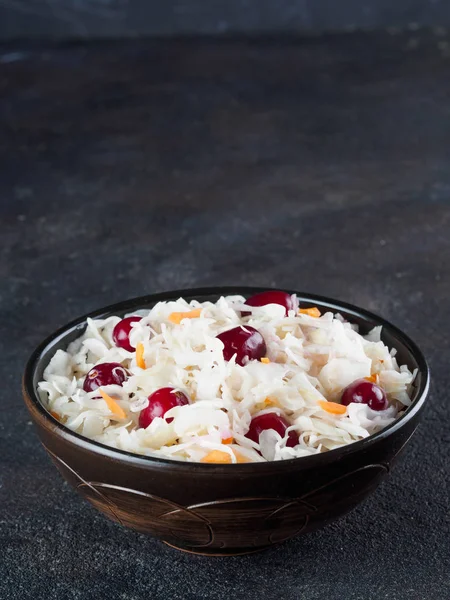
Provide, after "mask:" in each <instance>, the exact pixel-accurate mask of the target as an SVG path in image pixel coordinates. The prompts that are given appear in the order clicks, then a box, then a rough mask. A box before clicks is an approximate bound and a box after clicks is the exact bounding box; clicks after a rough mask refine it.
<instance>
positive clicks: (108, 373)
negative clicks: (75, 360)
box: [83, 363, 129, 392]
mask: <svg viewBox="0 0 450 600" xmlns="http://www.w3.org/2000/svg"><path fill="white" fill-rule="evenodd" d="M128 375H129V373H128V371H127V370H126V369H125V368H124V367H122V365H121V364H120V363H101V364H99V365H96V366H95V367H93V368H92V369H91V370H90V371H89V373H88V374H87V375H86V378H85V380H84V383H83V390H84V391H85V392H93V391H94V390H96V389H97V388H99V387H101V386H102V385H113V384H114V385H122V384H123V382H124V381H126V379H127V378H128Z"/></svg>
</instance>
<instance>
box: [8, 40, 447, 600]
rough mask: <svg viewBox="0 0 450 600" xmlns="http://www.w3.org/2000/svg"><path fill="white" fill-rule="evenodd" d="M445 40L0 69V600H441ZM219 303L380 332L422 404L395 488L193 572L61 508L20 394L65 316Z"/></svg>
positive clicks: (214, 48) (186, 559)
mask: <svg viewBox="0 0 450 600" xmlns="http://www.w3.org/2000/svg"><path fill="white" fill-rule="evenodd" d="M447 42H448V40H447V39H446V38H436V37H433V36H427V35H426V34H422V33H415V34H410V35H409V36H394V37H390V36H386V35H382V34H376V35H367V36H363V35H351V36H337V37H325V38H321V39H316V40H309V41H302V40H298V41H295V40H291V41H283V40H278V41H277V40H272V41H270V42H269V41H253V42H251V41H249V42H206V41H203V42H201V41H199V42H195V41H191V42H164V43H156V42H154V43H144V42H130V43H118V44H95V45H90V46H64V47H51V46H48V47H42V46H41V47H38V48H36V47H34V49H33V48H32V47H19V46H14V47H11V46H8V47H3V49H2V50H0V86H1V88H0V92H1V100H0V102H1V104H0V109H1V114H2V116H3V119H2V123H1V131H0V164H1V166H2V168H1V175H0V206H1V220H0V236H1V242H2V243H1V254H0V277H1V282H2V286H1V295H0V329H1V331H2V335H1V336H0V352H1V356H2V362H1V366H0V369H1V377H2V384H3V394H2V410H1V411H0V506H1V512H0V545H1V548H2V559H1V560H0V598H2V599H3V598H5V599H6V598H8V600H16V599H17V600H28V599H33V600H35V599H41V598H42V599H45V600H56V599H57V600H61V599H64V600H65V599H69V600H71V599H74V600H75V599H77V600H78V599H80V600H81V599H83V600H85V599H91V598H95V599H96V600H98V599H99V598H120V599H123V600H132V599H133V600H137V599H139V600H140V599H141V598H152V599H154V600H167V599H172V598H173V599H176V598H179V599H182V600H194V599H211V600H216V599H217V600H223V598H230V599H234V598H245V599H248V600H256V599H258V600H259V598H261V597H265V598H269V599H270V598H283V599H285V600H297V599H300V598H302V599H307V600H315V599H317V600H323V598H327V599H328V600H342V599H345V600H371V599H381V598H389V599H390V600H397V599H398V600H400V599H408V600H434V599H439V600H441V599H443V598H445V597H447V595H448V594H447V591H448V585H449V576H448V573H449V561H448V558H449V556H448V545H447V546H446V540H447V539H448V538H447V537H446V536H447V534H448V524H449V523H448V488H447V485H448V470H447V469H446V467H447V459H446V453H447V454H448V441H449V434H448V398H447V396H448V395H447V390H448V389H449V387H450V376H449V369H448V351H449V338H448V322H449V317H450V307H449V292H450V287H449V281H450V279H449V274H450V273H449V271H450V268H449V265H450V262H449V258H450V242H449V238H450V236H449V233H450V200H449V196H450V168H449V159H450V154H449V143H450V137H449V136H450V127H449V126H450V121H449V119H450V117H449V110H448V98H449V95H450V79H449V77H448V70H449V66H450V59H449V58H448V57H447V56H446V52H447V46H446V45H445V44H446V43H447ZM236 283H237V284H239V283H242V284H255V285H267V286H269V285H270V286H279V287H281V288H282V287H283V286H286V287H289V288H298V289H300V290H304V291H309V292H315V293H320V294H324V295H330V296H334V297H337V298H340V299H342V300H347V301H350V302H353V303H355V304H358V305H361V306H363V307H366V308H368V309H371V310H374V311H377V312H379V313H380V314H382V315H383V316H384V317H386V318H387V319H389V320H392V321H393V322H394V323H396V324H397V325H399V326H400V327H401V328H403V329H404V330H405V331H406V332H407V333H408V334H410V335H411V336H412V337H413V338H414V339H415V340H416V341H417V342H418V343H419V345H420V346H421V347H422V348H423V350H424V352H425V354H426V356H427V358H428V359H429V361H430V364H431V367H432V372H433V376H434V386H433V393H432V397H431V401H430V404H429V407H428V410H427V411H426V413H425V416H424V422H423V425H422V426H421V428H419V431H418V432H417V434H416V435H415V436H414V438H413V440H412V441H411V443H410V446H409V447H408V449H407V450H406V452H405V455H404V457H403V458H402V459H401V460H400V462H399V464H398V465H397V468H396V470H395V471H394V473H393V474H392V476H391V477H390V478H389V479H388V480H387V481H386V482H385V483H384V484H383V485H382V486H381V488H380V489H379V490H378V491H377V492H376V493H375V494H374V495H373V496H372V497H371V498H369V499H368V500H367V501H366V502H365V503H364V504H363V505H361V506H360V507H359V508H358V509H356V510H355V511H354V512H353V513H352V514H350V515H348V516H347V517H346V518H344V519H342V520H341V521H339V522H338V523H336V524H334V525H331V526H329V527H327V528H326V529H324V530H323V531H320V532H318V533H315V534H311V535H308V536H306V537H304V538H299V539H296V540H293V541H291V542H289V543H286V544H284V545H283V546H281V547H279V548H278V549H275V550H271V551H268V552H266V553H263V554H260V555H254V556H248V557H243V558H228V559H211V558H210V559H207V558H201V557H193V556H189V555H184V554H181V553H178V552H176V551H174V550H171V549H170V548H168V547H166V546H164V545H162V544H159V543H158V542H156V541H153V540H151V539H149V538H145V537H144V536H141V535H138V534H135V533H133V532H131V531H127V530H124V529H122V528H120V527H119V526H117V525H114V524H112V523H109V522H107V521H106V520H104V519H103V518H102V517H100V516H98V515H97V514H96V512H95V510H94V509H93V508H91V507H90V506H88V505H86V504H85V503H84V502H83V501H82V500H81V499H80V498H79V497H78V496H77V495H76V494H75V493H74V492H73V491H72V490H71V489H69V488H68V487H67V486H66V485H65V484H64V483H63V481H62V479H61V478H60V476H59V475H58V473H57V472H56V469H55V468H54V467H53V465H52V464H51V462H50V460H49V459H48V458H47V457H46V456H45V454H44V451H43V450H42V449H41V447H40V445H39V443H38V440H37V438H36V436H35V434H34V432H33V430H32V427H31V425H30V422H29V418H28V415H27V414H26V412H25V409H24V407H23V406H22V402H21V399H20V391H19V380H20V375H21V371H22V369H23V365H24V362H25V359H26V357H27V355H28V354H29V353H30V352H31V350H32V349H33V347H34V346H35V345H36V344H37V343H38V342H39V341H40V340H41V339H42V337H43V336H44V335H46V334H47V333H49V332H50V331H51V330H52V329H54V328H55V327H57V326H60V325H62V324H64V323H65V322H67V321H68V320H69V319H71V318H74V317H76V316H78V315H79V314H82V313H84V312H87V311H89V310H92V309H94V308H97V307H99V306H101V305H105V304H109V303H111V302H115V301H118V300H121V299H123V298H126V297H131V296H135V295H140V294H144V293H148V292H152V291H157V290H166V289H171V288H180V287H184V286H197V285H198V286H200V285H214V284H236ZM193 484H195V482H193Z"/></svg>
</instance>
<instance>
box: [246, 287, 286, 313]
mask: <svg viewBox="0 0 450 600" xmlns="http://www.w3.org/2000/svg"><path fill="white" fill-rule="evenodd" d="M245 304H247V305H248V306H266V304H279V305H280V306H284V308H285V309H286V316H287V314H288V311H290V310H296V309H297V303H296V302H294V300H293V299H292V296H291V295H290V294H288V293H287V292H280V291H267V292H261V293H260V294H255V295H254V296H251V297H250V298H248V299H247V300H246V301H245ZM249 314H250V313H249V312H245V311H244V312H242V313H241V315H242V316H243V317H246V316H248V315H249Z"/></svg>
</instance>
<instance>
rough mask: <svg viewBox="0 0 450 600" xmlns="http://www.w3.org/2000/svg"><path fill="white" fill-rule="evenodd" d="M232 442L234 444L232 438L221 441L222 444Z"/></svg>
mask: <svg viewBox="0 0 450 600" xmlns="http://www.w3.org/2000/svg"><path fill="white" fill-rule="evenodd" d="M233 442H234V438H232V437H228V438H224V439H222V444H232V443H233Z"/></svg>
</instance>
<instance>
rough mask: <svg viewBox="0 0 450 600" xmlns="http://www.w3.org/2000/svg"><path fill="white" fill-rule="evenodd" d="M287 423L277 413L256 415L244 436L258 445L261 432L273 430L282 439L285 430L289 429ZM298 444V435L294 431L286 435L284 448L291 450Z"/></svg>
mask: <svg viewBox="0 0 450 600" xmlns="http://www.w3.org/2000/svg"><path fill="white" fill-rule="evenodd" d="M290 425H291V424H290V423H289V421H288V420H287V419H286V418H285V417H282V416H281V415H277V413H272V412H271V413H266V414H264V415H257V416H256V417H253V419H252V420H251V423H250V428H249V430H248V431H247V433H246V434H245V437H247V438H248V439H249V440H252V441H253V442H256V443H257V444H259V436H260V434H261V432H263V431H265V430H266V429H274V430H275V431H276V432H277V433H279V434H280V435H281V437H284V436H285V435H286V429H287V428H288V427H290ZM297 444H298V435H297V433H296V432H295V431H290V432H289V434H288V439H287V442H286V446H289V448H293V447H294V446H296V445H297Z"/></svg>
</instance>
